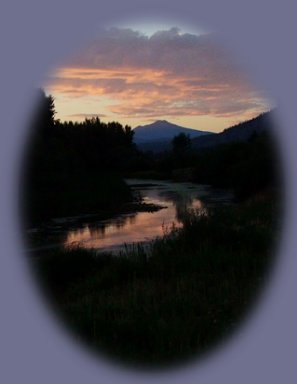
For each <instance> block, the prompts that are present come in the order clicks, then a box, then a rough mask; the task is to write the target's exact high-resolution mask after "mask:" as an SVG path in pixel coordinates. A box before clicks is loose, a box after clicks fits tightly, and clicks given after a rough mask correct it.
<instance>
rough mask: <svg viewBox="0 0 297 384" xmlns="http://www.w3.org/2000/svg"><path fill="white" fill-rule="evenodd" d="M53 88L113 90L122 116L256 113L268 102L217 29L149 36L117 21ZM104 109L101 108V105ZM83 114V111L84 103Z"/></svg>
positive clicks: (110, 109)
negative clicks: (215, 35) (219, 40)
mask: <svg viewBox="0 0 297 384" xmlns="http://www.w3.org/2000/svg"><path fill="white" fill-rule="evenodd" d="M47 89H48V90H49V91H50V92H52V93H53V94H54V95H55V94H59V93H60V94H64V95H67V96H68V97H70V98H71V97H73V98H74V97H85V96H92V97H98V105H99V109H100V97H108V98H109V99H110V100H112V103H110V104H109V105H106V106H105V111H104V112H105V113H103V114H106V113H108V114H109V113H110V114H111V115H115V116H117V117H118V119H119V120H120V121H121V118H132V117H133V118H139V119H141V118H142V119H143V120H145V119H152V118H154V117H156V118H160V117H162V116H172V117H174V116H178V117H182V116H204V115H211V116H215V117H226V118H227V117H228V118H229V117H234V118H239V117H240V116H244V117H249V116H250V117H252V116H254V115H256V114H257V113H260V112H262V111H264V110H267V109H268V103H267V100H265V99H264V98H263V97H261V95H260V93H259V92H257V91H256V90H255V89H254V88H252V87H251V86H250V84H249V83H248V81H247V79H246V78H245V76H244V75H243V73H242V72H241V71H239V70H238V68H236V67H235V66H234V65H233V64H232V60H230V58H229V56H228V55H227V54H226V52H224V51H223V50H221V49H220V48H219V47H218V46H217V45H216V44H215V43H214V42H213V40H212V37H211V35H200V36H196V35H192V34H181V33H180V32H179V30H178V29H177V28H172V29H170V30H168V31H159V32H156V33H155V34H153V35H152V36H151V37H148V36H145V35H143V34H141V33H140V32H137V31H133V30H131V29H118V28H112V29H110V30H108V31H103V32H102V34H101V35H100V36H99V37H98V38H97V39H96V40H95V41H94V42H93V43H92V44H90V45H89V47H87V48H86V49H85V50H84V51H82V52H80V53H79V54H78V55H77V56H76V57H74V58H72V59H71V60H69V61H68V62H67V63H65V66H63V68H59V69H58V70H57V71H56V72H55V73H53V74H52V76H50V78H49V80H48V83H47ZM98 113H99V114H100V113H101V111H100V110H98ZM79 114H80V115H83V111H79Z"/></svg>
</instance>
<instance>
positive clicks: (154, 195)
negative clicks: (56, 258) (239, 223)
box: [64, 179, 232, 251]
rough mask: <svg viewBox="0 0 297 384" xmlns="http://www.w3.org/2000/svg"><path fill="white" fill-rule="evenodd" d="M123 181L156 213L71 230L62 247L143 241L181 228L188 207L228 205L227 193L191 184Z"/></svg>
mask: <svg viewBox="0 0 297 384" xmlns="http://www.w3.org/2000/svg"><path fill="white" fill-rule="evenodd" d="M126 182H127V183H128V184H129V185H130V186H131V187H132V188H133V190H134V192H135V193H139V194H140V195H141V196H142V198H143V202H145V203H148V204H156V205H158V206H161V207H162V208H161V209H160V210H158V211H155V212H137V213H133V214H125V215H120V216H118V217H116V218H112V219H109V220H104V221H100V222H98V223H95V225H94V223H92V225H85V226H83V227H82V228H79V229H75V230H70V231H69V232H68V234H67V238H66V240H65V242H64V245H65V247H69V246H70V247H71V246H73V245H80V246H81V247H83V248H96V249H98V250H108V249H109V250H114V251H115V250H119V249H121V248H123V245H124V244H126V245H128V244H132V243H143V242H147V241H149V240H152V239H154V238H156V237H158V236H162V235H163V234H164V233H165V232H168V231H170V230H171V228H172V227H173V226H174V227H181V226H182V225H183V220H184V217H185V214H186V212H187V211H188V210H189V209H195V210H201V209H204V208H205V207H206V206H208V205H211V204H227V203H230V202H231V200H232V196H231V194H230V192H226V191H221V190H220V191H219V190H214V189H212V188H210V187H209V186H204V185H197V184H193V183H174V182H170V181H157V180H146V181H144V180H138V179H129V180H126Z"/></svg>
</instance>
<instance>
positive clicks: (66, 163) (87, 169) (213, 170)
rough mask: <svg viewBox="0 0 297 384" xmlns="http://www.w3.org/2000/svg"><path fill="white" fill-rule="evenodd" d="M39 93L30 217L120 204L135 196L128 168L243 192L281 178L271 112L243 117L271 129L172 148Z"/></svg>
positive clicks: (28, 166) (28, 169)
mask: <svg viewBox="0 0 297 384" xmlns="http://www.w3.org/2000/svg"><path fill="white" fill-rule="evenodd" d="M38 99H39V102H38V104H37V109H36V113H35V115H34V117H33V119H32V121H31V124H30V126H31V140H30V146H29V148H28V153H27V157H26V160H25V167H24V168H25V172H24V186H25V188H24V193H23V198H24V202H23V203H24V204H23V206H24V207H25V210H26V212H25V216H27V218H28V219H29V222H30V223H33V222H36V221H40V220H48V219H49V218H51V217H55V216H57V217H59V216H63V215H65V216H67V215H68V216H69V215H79V214H88V213H91V214H93V213H97V212H98V210H99V211H100V210H101V211H102V210H105V211H106V212H107V211H108V212H109V213H110V212H112V211H115V212H116V211H118V210H119V208H120V207H121V206H122V205H123V204H124V203H127V202H130V201H132V199H133V197H132V194H131V190H130V189H129V187H128V186H127V185H126V184H125V182H124V180H123V176H128V177H144V178H145V177H147V178H167V179H174V180H178V181H192V182H197V183H201V184H211V185H213V186H216V187H226V188H233V190H234V191H235V194H236V197H237V198H238V199H245V198H248V197H250V196H252V195H255V194H258V193H261V192H262V191H264V190H267V189H270V190H272V189H274V188H275V187H277V186H279V184H280V175H279V172H278V171H279V169H278V166H279V160H278V156H277V150H276V144H275V142H274V139H273V137H272V130H271V129H270V127H269V122H270V120H269V118H268V116H266V117H265V119H263V117H261V116H259V117H258V118H256V119H252V120H251V121H250V122H249V121H248V122H245V123H243V124H241V125H240V127H239V128H240V129H242V130H245V131H246V132H247V131H249V129H251V124H252V125H255V124H257V125H260V126H261V124H262V125H263V124H265V129H263V130H261V129H260V130H259V132H257V133H253V134H251V135H250V137H249V138H248V139H247V140H245V141H242V142H237V141H235V142H230V143H223V144H219V145H214V146H212V147H209V148H197V147H196V146H195V145H193V144H194V142H193V141H191V140H190V138H189V137H187V136H185V135H178V136H176V137H175V138H174V139H173V140H172V150H171V151H165V152H162V153H149V152H147V153H144V152H141V151H140V150H139V149H138V148H137V146H136V145H135V144H134V142H133V130H132V129H131V127H129V126H127V125H126V126H123V125H121V124H120V123H118V122H110V123H104V122H102V121H100V119H99V118H98V117H94V118H91V119H85V121H83V122H72V121H69V122H63V123H62V122H61V121H59V120H57V119H56V118H55V113H56V112H55V103H54V99H53V97H52V96H51V95H49V96H46V94H45V93H44V91H43V90H39V97H38ZM239 128H238V127H237V128H236V129H237V130H238V129H239ZM260 128H261V127H260ZM231 129H232V128H231ZM237 133H238V132H237ZM224 134H225V133H224Z"/></svg>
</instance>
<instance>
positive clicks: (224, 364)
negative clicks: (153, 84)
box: [1, 1, 296, 383]
mask: <svg viewBox="0 0 297 384" xmlns="http://www.w3.org/2000/svg"><path fill="white" fill-rule="evenodd" d="M127 3H128V2H127V1H126V2H125V4H127ZM130 3H133V2H130ZM254 4H255V3H254ZM267 4H268V2H267ZM110 6H111V10H113V8H112V3H110ZM191 6H192V7H193V8H195V7H194V5H193V3H192V4H191ZM201 9H203V7H201ZM204 9H206V10H207V9H208V10H210V9H209V8H207V6H206V7H205V8H204ZM229 9H230V8H229ZM235 9H236V8H235ZM253 9H254V11H255V10H257V11H258V12H259V8H257V7H256V6H255V7H254V8H253ZM261 9H262V8H261ZM37 12H38V11H36V10H35V13H34V12H33V13H32V15H34V16H36V14H37ZM63 12H64V13H63ZM110 12H111V11H110ZM173 12H174V11H173ZM206 13H207V11H206ZM226 13H227V12H226ZM61 14H63V15H65V14H66V9H64V11H63V10H62V7H61ZM222 14H224V13H222ZM225 17H226V16H225ZM233 17H234V14H233ZM205 20H207V17H206V16H205ZM225 20H226V18H225ZM214 24H215V22H214ZM259 24H260V23H259ZM19 25H20V26H21V25H22V24H21V23H20V24H19ZM60 25H61V24H60ZM218 25H220V24H219V22H218ZM33 26H34V24H33ZM232 26H233V28H234V25H233V24H232V23H231V31H230V30H229V33H231V32H232ZM256 26H257V24H256ZM268 28H269V24H268ZM61 29H62V28H61ZM259 30H260V28H259ZM259 30H258V31H259ZM226 31H227V29H226V30H225V33H226V36H228V32H226ZM33 33H34V32H33ZM32 35H33V34H32ZM264 41H265V38H264ZM266 41H269V40H266ZM233 43H234V42H233ZM234 44H235V45H236V43H234ZM269 54H271V51H269V50H268V53H267V56H268V57H269ZM32 57H33V56H32ZM260 57H261V55H260ZM263 62H264V64H265V59H264V60H263V57H262V62H261V64H259V68H260V65H262V64H263ZM27 65H28V64H27ZM252 67H253V66H252ZM262 68H263V67H262ZM273 68H274V70H275V67H273ZM289 68H290V69H292V68H291V67H289ZM26 69H27V70H28V67H26ZM254 69H255V68H254ZM255 72H257V68H256V69H255ZM260 72H261V70H260ZM40 73H41V69H39V74H40ZM288 73H290V71H288ZM291 73H292V72H291ZM272 74H273V71H272ZM267 76H268V78H269V75H267ZM267 76H266V77H265V81H266V82H267V80H268V78H267ZM33 77H34V76H32V75H31V77H30V78H33ZM270 79H271V78H270ZM277 84H278V86H280V84H279V83H277ZM21 86H22V87H24V88H22V91H23V90H24V89H25V88H26V87H27V86H28V84H27V83H26V82H24V83H21ZM276 88H277V85H276ZM4 89H5V88H4ZM6 89H7V88H6ZM272 89H274V87H272ZM283 91H284V88H281V87H280V94H281V95H284V93H282V92H283ZM23 92H24V91H23ZM288 94H289V93H288ZM22 97H24V94H21V96H20V98H22ZM22 100H24V99H22ZM10 101H11V100H10ZM282 102H283V100H282V99H281V103H279V104H280V110H281V111H282V108H283V111H284V112H283V114H282V113H281V117H282V119H283V122H282V123H281V125H285V122H286V123H287V126H288V127H292V125H290V119H289V118H288V116H290V113H289V111H290V109H289V108H290V103H289V102H288V104H287V105H286V106H284V105H282ZM17 105H18V106H20V104H17ZM291 105H292V104H291ZM24 114H25V111H24ZM15 120H16V121H15V124H16V123H18V121H17V120H18V119H15ZM291 123H292V121H291ZM278 125H279V124H278ZM8 126H9V125H8ZM15 130H16V125H14V132H15ZM287 132H288V129H287ZM2 133H3V132H2ZM4 133H5V134H6V135H7V131H6V132H5V131H4ZM19 136H20V135H19ZM7 137H8V136H7ZM15 137H16V136H14V138H15ZM10 140H11V139H10ZM281 144H282V150H283V153H285V146H286V145H287V153H286V154H287V157H286V159H285V164H286V166H287V167H289V168H288V169H287V170H286V176H287V178H288V174H291V175H292V168H291V166H292V159H293V157H292V156H291V155H292V152H291V150H292V146H289V140H284V142H283V143H281ZM19 145H20V144H19ZM10 148H15V147H13V146H12V144H11V147H10ZM2 153H3V154H5V156H8V155H9V154H8V152H7V151H3V152H2ZM2 156H3V155H2ZM289 159H290V160H291V162H289ZM3 169H4V168H3ZM4 170H5V169H4ZM1 176H3V177H5V175H4V173H3V174H2V173H1ZM6 176H7V174H6ZM7 177H8V176H7ZM6 180H9V177H8V178H7V179H6ZM288 184H289V187H290V188H291V189H290V191H289V192H288V194H287V198H289V203H287V204H292V203H293V202H292V200H290V198H291V197H292V196H293V193H292V190H293V188H294V186H293V184H292V183H288V182H287V185H288ZM6 190H7V188H6V189H5V190H4V191H6ZM7 196H8V195H6V197H7ZM4 197H5V195H4ZM291 212H292V210H291ZM291 212H290V213H291ZM5 213H6V214H8V211H7V210H5ZM287 213H288V210H287ZM4 217H5V216H4ZM6 217H7V216H6ZM291 219H292V216H289V217H286V223H287V225H288V222H289V220H291ZM11 224H12V223H11ZM290 224H291V225H290V227H289V229H288V228H286V229H287V232H286V235H285V239H286V240H288V243H287V244H289V245H291V246H292V245H293V243H292V237H290V238H288V236H289V235H291V236H292V232H291V229H292V222H291V221H290ZM10 229H12V226H11V225H8V230H10ZM14 238H15V234H12V233H11V234H10V235H7V240H10V241H9V242H11V240H12V239H14ZM9 242H7V241H6V242H5V241H4V244H5V245H6V246H8V247H9ZM19 244H20V243H19V242H18V243H17V245H19ZM15 245H16V244H15ZM8 249H10V250H14V252H17V253H18V251H17V249H16V247H15V246H12V248H11V245H10V248H8ZM281 250H284V245H283V244H282V247H281ZM287 252H288V253H287V254H289V255H290V251H289V250H287ZM10 253H11V252H9V254H10ZM20 253H21V252H20ZM4 261H5V259H4ZM286 261H288V262H290V259H286ZM6 262H7V260H6ZM7 265H10V267H13V268H19V265H16V264H15V260H14V259H13V261H12V262H10V264H9V262H8V264H7ZM278 268H280V270H278V271H277V272H278V274H279V273H281V274H282V277H283V276H284V269H283V268H284V266H283V262H280V263H279V265H278ZM23 272H24V271H23ZM16 273H17V276H20V277H21V276H22V272H16ZM18 273H21V274H20V275H18ZM11 276H14V274H12V275H11ZM286 276H291V275H290V273H288V271H287V272H286ZM272 281H273V282H275V283H279V280H278V279H277V278H276V275H274V276H273V277H272ZM23 284H24V285H23ZM22 287H23V288H24V287H25V288H24V289H21V288H22ZM277 287H278V288H279V286H278V285H277ZM282 287H283V286H282ZM14 289H16V287H14ZM19 289H20V292H23V293H25V294H30V290H31V288H29V283H28V282H27V280H26V278H25V280H19ZM279 289H280V288H279ZM14 292H16V291H14ZM284 292H286V290H285V291H283V290H282V289H280V290H278V292H277V294H276V295H275V296H274V300H275V299H278V300H279V299H281V298H282V297H283V296H282V294H284ZM271 295H272V287H271V286H269V295H268V296H267V295H266V299H265V300H267V302H266V303H265V302H263V303H260V304H261V305H263V307H264V309H265V310H267V309H268V307H269V306H272V313H274V314H276V312H275V310H273V308H274V307H273V302H274V300H273V299H272V297H271ZM12 296H13V297H15V298H16V296H15V293H14V294H13V295H12ZM24 297H26V296H24ZM19 303H20V302H19ZM27 303H28V304H29V305H30V306H32V308H33V311H32V312H31V314H32V315H38V316H39V317H36V318H34V316H33V317H32V320H33V319H35V320H34V321H36V324H40V321H44V320H45V319H44V313H43V311H42V312H40V310H39V309H37V308H36V298H34V299H33V301H32V297H31V298H30V299H28V301H27ZM278 304H279V308H281V311H280V312H283V311H285V310H288V308H286V307H284V302H283V301H282V302H278ZM261 305H259V308H257V310H256V312H257V313H255V314H254V317H253V319H250V324H251V323H252V324H253V325H254V327H255V328H254V330H253V329H250V324H247V325H246V329H244V330H243V332H242V338H241V340H239V339H238V340H234V343H232V345H230V347H229V351H228V347H226V350H224V351H222V355H220V354H218V355H217V356H216V358H213V359H211V360H212V361H210V362H208V363H207V364H205V366H204V368H203V367H202V368H201V370H199V369H196V368H195V366H193V367H192V369H190V368H189V369H187V370H186V371H184V372H180V373H178V374H176V377H175V379H174V380H173V382H174V381H175V380H180V379H181V378H184V380H186V381H190V380H191V379H193V378H194V377H195V378H196V379H198V378H199V377H204V380H206V381H205V382H211V379H212V380H215V375H216V374H218V375H219V376H217V378H218V377H220V378H221V382H224V381H223V380H225V378H226V381H227V378H228V380H229V382H232V381H231V380H233V382H234V383H235V382H236V378H238V379H239V378H240V377H241V374H242V372H237V371H235V372H234V371H231V360H232V359H231V356H233V358H234V357H235V356H236V355H235V351H236V349H238V348H239V349H240V350H241V351H242V354H243V355H241V357H242V359H243V361H242V360H241V359H235V360H237V362H239V365H238V366H237V368H239V367H241V368H242V367H244V366H245V367H246V366H247V365H248V360H245V359H244V356H246V357H248V356H250V358H251V357H252V362H253V364H254V367H255V369H254V370H253V371H252V372H249V374H250V375H251V376H249V375H247V376H245V377H244V378H243V380H244V381H243V380H242V381H241V382H248V381H247V378H248V377H249V378H250V380H252V379H251V378H252V377H254V378H255V375H257V376H256V378H257V377H258V378H259V377H262V378H264V377H266V379H268V377H267V375H268V374H269V373H274V375H272V376H271V377H270V382H271V383H273V382H277V381H276V378H277V375H275V373H281V372H280V371H277V372H275V371H273V370H272V371H271V372H269V370H267V367H266V364H267V363H268V361H271V360H273V361H275V362H276V361H278V360H277V359H278V357H281V355H278V354H277V351H274V352H273V353H272V352H271V345H270V344H269V342H267V341H268V340H267V339H266V343H264V345H265V346H266V347H267V348H268V347H269V346H270V348H268V349H267V352H269V351H270V353H271V355H269V353H268V354H267V356H266V357H265V360H264V362H263V354H261V355H258V356H259V357H262V359H261V361H262V363H263V365H262V367H261V366H260V365H259V364H258V361H257V360H256V359H255V356H256V355H255V356H252V354H251V352H252V351H254V352H255V349H253V347H252V346H253V344H252V345H251V346H250V347H251V349H249V348H248V347H247V344H245V343H246V342H248V341H247V339H246V335H245V332H247V333H250V334H252V335H254V332H256V331H257V330H258V331H259V330H260V331H261V330H263V331H264V329H263V328H261V327H262V326H263V324H264V323H263V320H262V322H261V320H259V316H260V314H261V315H262V316H263V309H260V306H261ZM19 309H20V310H21V311H23V310H25V308H24V306H23V305H20V306H19ZM16 313H17V312H16ZM10 314H11V313H10ZM292 315H293V316H292V319H293V318H294V314H293V313H292ZM295 315H296V313H295ZM27 317H28V315H26V316H24V319H23V320H24V323H23V327H24V328H23V330H25V329H26V330H27V331H29V334H28V335H30V336H33V335H35V336H38V335H39V336H41V335H42V333H40V330H39V331H38V326H37V327H31V328H30V326H29V325H30V322H29V321H28V320H29V318H30V317H29V318H27ZM264 318H266V320H268V319H269V318H270V316H269V317H268V316H265V314H264ZM276 319H281V317H276ZM4 320H7V318H6V317H4ZM45 321H46V320H45ZM259 321H260V323H259ZM7 324H9V323H7ZM33 324H34V323H33ZM261 324H262V325H261ZM268 324H269V325H272V327H274V329H275V327H276V324H275V321H274V322H272V324H271V322H269V323H268ZM290 324H291V325H292V323H290V322H289V325H290ZM11 325H12V324H10V326H11ZM39 326H40V325H39ZM42 327H43V326H42ZM259 327H260V328H259ZM45 329H46V330H47V331H49V333H48V334H46V335H45V334H43V336H41V339H40V340H38V339H36V340H34V343H33V345H34V347H33V350H32V353H33V356H35V358H36V359H37V361H39V363H40V364H39V367H45V368H46V371H47V372H48V373H49V372H50V370H49V364H48V362H49V361H51V360H50V359H49V357H48V358H46V355H45V354H44V355H43V356H42V357H41V356H39V354H38V352H37V351H38V350H39V348H40V347H41V348H42V345H43V346H44V344H42V343H39V341H43V342H44V341H45V340H46V339H47V340H48V341H49V340H52V337H53V339H54V340H55V341H57V342H58V343H57V344H55V345H53V344H51V342H50V345H51V347H50V349H47V350H44V351H45V352H47V353H48V352H49V356H51V357H52V358H54V356H55V354H54V351H59V353H62V356H63V359H65V360H63V364H61V363H60V361H58V360H57V359H55V358H54V360H53V361H54V364H56V367H59V369H58V371H56V372H59V376H60V377H63V378H64V379H66V378H68V380H70V376H69V375H71V374H72V373H73V376H72V382H73V383H75V382H79V378H81V376H80V375H81V373H78V372H79V370H78V369H77V368H78V366H77V367H75V368H73V372H70V371H71V370H69V368H70V366H71V364H70V362H71V361H72V360H71V359H70V356H72V358H73V359H74V360H75V361H76V362H79V361H80V369H82V368H83V367H84V369H86V368H87V367H88V368H89V369H90V370H89V371H88V373H87V375H88V376H87V377H88V379H89V380H92V381H94V382H95V377H96V375H97V374H98V366H95V365H96V364H95V365H93V363H91V364H90V361H88V359H85V358H84V357H83V356H81V357H79V355H80V353H78V354H77V352H74V354H73V352H71V346H68V347H66V346H65V344H66V343H65V340H64V341H62V342H60V341H58V338H57V337H56V336H54V335H53V334H52V332H54V331H53V329H52V325H50V324H46V326H45ZM267 329H269V327H268V328H267ZM267 329H266V332H268V334H269V331H267ZM287 329H290V328H289V327H288V328H287ZM16 333H17V335H19V336H20V333H19V331H18V332H16ZM58 333H59V331H58V330H57V335H58ZM258 334H259V335H260V337H259V339H258V342H259V349H258V351H261V350H262V348H263V341H264V340H263V337H264V339H265V337H266V336H265V332H264V336H263V332H261V333H258ZM286 336H287V337H285V338H283V339H282V341H281V340H280V338H278V340H280V341H281V343H280V345H284V344H282V343H284V341H287V342H288V340H290V339H289V338H288V335H286ZM254 337H255V336H254ZM12 340H14V338H12ZM19 340H23V341H25V344H24V346H28V341H29V338H28V337H27V338H26V337H25V336H22V338H21V339H19ZM244 340H245V342H244ZM254 340H255V339H254ZM15 341H16V344H15V345H16V346H17V345H18V346H19V345H20V344H19V343H18V341H17V340H15ZM5 342H8V339H7V338H5ZM5 345H7V347H6V348H7V351H8V352H9V351H10V348H11V346H10V347H9V344H5ZM248 345H249V344H248ZM272 345H274V343H273V344H272ZM37 346H39V347H37ZM60 347H61V349H59V348H60ZM21 348H22V347H21ZM21 348H20V349H19V352H20V351H22V350H23V349H21ZM55 348H57V349H55ZM68 348H70V349H69V350H68ZM248 351H250V352H248ZM68 353H69V354H68ZM262 353H263V352H262ZM67 354H68V355H67ZM21 355H23V357H24V361H23V362H20V367H21V369H22V372H23V374H24V373H25V374H26V375H27V376H26V377H27V378H29V377H30V378H32V379H33V380H35V382H38V381H37V380H38V378H40V377H42V372H41V370H39V368H37V369H35V371H33V366H34V365H33V364H32V361H31V360H30V358H29V356H28V357H26V355H25V354H19V355H17V354H16V356H15V357H17V356H19V357H20V356H21ZM237 356H238V355H237ZM269 356H270V357H269ZM9 357H10V358H12V357H13V356H12V355H9ZM220 359H221V360H220ZM269 359H270V360H269ZM238 360H239V361H238ZM25 362H26V364H27V365H26V367H29V371H28V370H27V369H26V370H25ZM30 362H31V363H30ZM72 362H73V361H72ZM278 362H279V363H281V360H279V361H278ZM11 363H12V360H10V364H11ZM249 363H250V360H249ZM102 364H103V365H101V364H99V368H100V369H101V374H102V376H101V379H103V377H104V375H105V378H106V380H110V378H111V377H112V378H113V379H115V380H117V381H118V382H123V381H126V380H127V381H128V378H129V379H131V377H129V376H130V373H123V372H121V374H120V372H117V370H116V369H114V368H113V367H111V366H108V365H105V363H104V362H103V363H102ZM287 364H290V359H288V360H287ZM285 366H287V365H285V364H284V363H283V364H281V367H283V368H282V369H284V367H285ZM37 367H38V365H37ZM208 367H209V368H210V367H211V368H212V369H214V371H213V372H212V373H209V371H208V372H207V368H208ZM216 367H217V369H215V368H216ZM265 367H266V369H265ZM278 367H279V365H278ZM31 368H32V370H30V369H31ZM292 368H293V365H292ZM63 369H65V370H63ZM280 369H281V368H280ZM4 372H5V371H4ZM288 372H289V371H288ZM290 372H291V374H292V373H293V370H291V371H290ZM74 373H75V374H74ZM84 373H86V371H84ZM282 373H284V371H283V372H282ZM5 374H7V380H10V378H9V376H8V371H7V372H5ZM50 374H51V375H52V376H50V377H49V379H51V380H53V378H54V377H55V376H54V375H55V374H57V373H53V372H51V373H50ZM287 374H288V373H287ZM253 375H254V376H253ZM169 376H170V373H168V378H169ZM57 377H58V376H57ZM133 379H137V375H136V376H135V375H134V376H133ZM138 379H139V377H138ZM142 379H144V380H148V379H149V378H148V377H146V378H142ZM154 379H156V377H155V378H154ZM171 379H172V378H171ZM25 380H26V379H25ZM162 380H164V381H166V378H165V376H162ZM11 382H12V381H11ZM31 382H32V381H31ZM33 382H34V381H33ZM44 382H45V381H44ZM48 382H50V380H49V381H48ZM176 382H178V381H176Z"/></svg>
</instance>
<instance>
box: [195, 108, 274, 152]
mask: <svg viewBox="0 0 297 384" xmlns="http://www.w3.org/2000/svg"><path fill="white" fill-rule="evenodd" d="M273 114H274V111H269V112H265V113H262V114H261V115H259V116H257V117H255V118H253V119H251V120H248V121H244V122H242V123H240V124H237V125H234V126H233V127H230V128H226V129H225V130H224V131H223V132H220V133H216V134H211V135H205V136H203V137H197V138H193V139H192V148H193V149H203V148H210V147H213V146H217V145H221V144H231V143H235V142H238V143H239V142H245V141H247V140H249V139H250V138H251V137H252V136H253V135H255V134H256V135H259V134H262V133H265V132H268V131H269V130H270V126H271V123H272V119H273Z"/></svg>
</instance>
